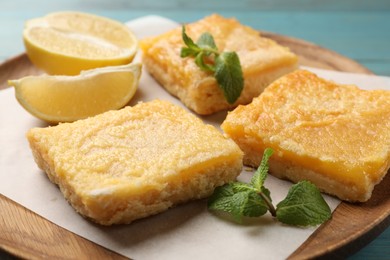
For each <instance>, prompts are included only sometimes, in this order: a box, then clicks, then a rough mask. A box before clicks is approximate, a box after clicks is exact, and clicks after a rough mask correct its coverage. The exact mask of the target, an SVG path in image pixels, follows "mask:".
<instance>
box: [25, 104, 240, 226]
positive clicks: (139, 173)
mask: <svg viewBox="0 0 390 260" xmlns="http://www.w3.org/2000/svg"><path fill="white" fill-rule="evenodd" d="M27 138H28V141H29V143H30V147H31V149H32V152H33V155H34V158H35V161H36V163H37V164H38V166H39V167H40V168H41V169H42V170H44V171H45V172H46V173H47V175H48V177H49V178H50V180H51V181H52V182H54V183H56V184H58V186H59V188H60V190H61V191H62V193H63V195H64V196H65V198H66V199H67V200H68V201H69V203H70V204H71V205H72V206H73V207H74V208H75V210H76V211H77V212H79V213H80V214H81V215H83V216H85V217H87V218H89V219H91V220H93V221H95V222H97V223H99V224H102V225H111V224H120V223H130V222H132V221H133V220H136V219H139V218H143V217H147V216H150V215H153V214H156V213H159V212H162V211H164V210H167V209H168V208H170V207H172V206H174V205H177V204H179V203H183V202H186V201H189V200H192V199H200V198H205V197H207V196H209V195H211V193H212V192H213V190H214V188H215V187H217V186H220V185H223V184H225V183H226V182H229V181H233V180H234V179H235V178H236V177H237V175H238V174H239V173H240V172H241V169H242V158H243V153H242V151H241V150H240V149H239V147H238V146H237V145H236V144H235V143H234V141H232V140H231V139H228V138H226V137H224V136H223V134H222V133H221V132H220V131H219V130H217V129H216V128H215V127H213V126H211V125H206V124H204V123H203V122H202V121H201V120H200V119H198V118H197V117H196V116H194V115H193V114H191V113H189V112H187V111H185V110H184V109H183V108H180V107H178V106H175V105H173V104H171V103H169V102H167V101H159V100H156V101H151V102H146V103H139V104H138V105H136V106H134V107H126V108H124V109H122V110H119V111H109V112H106V113H104V114H100V115H97V116H95V117H91V118H88V119H84V120H79V121H76V122H74V123H64V124H60V125H58V126H54V127H47V128H32V129H30V130H29V131H28V133H27Z"/></svg>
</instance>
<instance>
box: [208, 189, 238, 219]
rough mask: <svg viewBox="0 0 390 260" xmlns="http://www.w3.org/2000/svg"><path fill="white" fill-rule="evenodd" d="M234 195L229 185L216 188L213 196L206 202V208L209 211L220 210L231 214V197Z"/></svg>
mask: <svg viewBox="0 0 390 260" xmlns="http://www.w3.org/2000/svg"><path fill="white" fill-rule="evenodd" d="M233 195H234V191H233V187H232V185H231V184H225V185H223V186H220V187H217V188H216V189H215V190H214V193H213V195H211V197H210V198H209V200H208V202H207V207H208V208H209V209H210V210H220V211H225V212H229V213H232V212H233V207H232V205H231V201H232V197H233Z"/></svg>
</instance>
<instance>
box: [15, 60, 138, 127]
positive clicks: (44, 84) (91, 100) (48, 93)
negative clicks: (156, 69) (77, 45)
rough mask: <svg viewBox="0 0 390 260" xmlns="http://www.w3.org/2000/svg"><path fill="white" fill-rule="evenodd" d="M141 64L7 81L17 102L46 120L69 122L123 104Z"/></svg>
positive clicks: (129, 95) (134, 83)
mask: <svg viewBox="0 0 390 260" xmlns="http://www.w3.org/2000/svg"><path fill="white" fill-rule="evenodd" d="M141 70H142V67H141V64H138V63H137V64H129V65H122V66H113V67H104V68H98V69H92V70H88V71H82V72H81V74H80V75H77V76H50V75H41V76H29V77H24V78H21V79H17V80H9V81H8V84H9V85H11V86H14V87H15V96H16V99H17V100H18V101H19V103H20V104H21V105H22V106H23V107H24V108H25V109H26V110H27V111H28V112H30V113H31V114H32V115H34V116H36V117H38V118H40V119H43V120H45V121H47V122H51V123H58V122H72V121H75V120H78V119H83V118H86V117H90V116H94V115H97V114H100V113H103V112H105V111H108V110H113V109H119V108H121V107H123V106H125V105H126V104H127V103H128V102H129V101H130V99H131V98H132V97H133V96H134V94H135V92H136V89H137V86H138V82H139V77H140V75H141Z"/></svg>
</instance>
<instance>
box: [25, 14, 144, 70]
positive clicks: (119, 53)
mask: <svg viewBox="0 0 390 260" xmlns="http://www.w3.org/2000/svg"><path fill="white" fill-rule="evenodd" d="M23 40H24V45H25V48H26V52H27V55H28V57H29V58H30V60H31V61H32V63H33V64H34V65H35V66H37V67H39V68H41V69H42V70H44V71H45V72H47V73H48V74H55V75H78V74H79V73H80V72H81V71H82V70H88V69H92V68H98V67H104V66H115V65H124V64H128V63H130V62H131V61H132V60H133V58H134V56H135V54H136V52H137V48H138V41H137V39H136V37H135V36H134V34H133V33H132V32H131V31H130V30H129V28H127V27H126V26H125V25H124V24H122V23H120V22H117V21H114V20H110V19H107V18H104V17H100V16H96V15H92V14H86V13H80V12H57V13H51V14H49V15H47V16H45V17H41V18H36V19H32V20H29V21H27V22H26V24H25V28H24V31H23Z"/></svg>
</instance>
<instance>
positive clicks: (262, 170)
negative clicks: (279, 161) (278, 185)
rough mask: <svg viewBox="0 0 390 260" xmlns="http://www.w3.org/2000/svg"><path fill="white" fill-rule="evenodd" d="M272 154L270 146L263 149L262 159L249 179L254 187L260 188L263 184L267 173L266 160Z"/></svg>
mask: <svg viewBox="0 0 390 260" xmlns="http://www.w3.org/2000/svg"><path fill="white" fill-rule="evenodd" d="M272 154H273V150H272V149H271V148H267V149H265V150H264V153H263V159H261V163H260V166H259V167H258V168H257V170H256V172H255V173H254V174H253V176H252V179H251V185H252V186H253V187H254V188H255V189H258V190H260V189H261V188H262V187H263V185H264V181H265V179H266V178H267V175H268V160H269V158H270V157H271V155H272Z"/></svg>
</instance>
